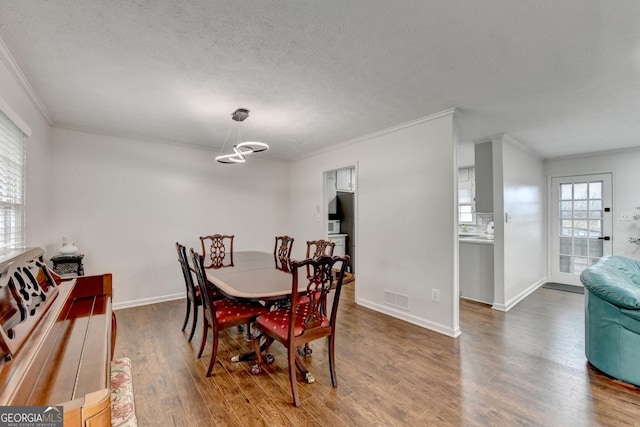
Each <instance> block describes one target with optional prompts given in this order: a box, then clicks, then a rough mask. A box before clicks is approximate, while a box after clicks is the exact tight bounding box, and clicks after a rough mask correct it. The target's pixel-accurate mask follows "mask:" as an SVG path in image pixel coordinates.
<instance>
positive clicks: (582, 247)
mask: <svg viewBox="0 0 640 427" xmlns="http://www.w3.org/2000/svg"><path fill="white" fill-rule="evenodd" d="M611 181H612V179H611V174H610V173H604V174H596V175H579V176H568V177H557V178H551V264H550V266H551V271H550V280H551V281H553V282H557V283H563V284H568V285H575V286H582V284H581V283H580V273H582V271H583V270H585V269H586V268H587V267H589V266H591V265H593V264H595V263H596V262H597V261H598V259H600V257H602V256H605V255H611V252H612V241H611V238H612V233H611V230H612V223H611V219H612V218H611V204H612V203H611V202H612V194H611V193H612V184H611Z"/></svg>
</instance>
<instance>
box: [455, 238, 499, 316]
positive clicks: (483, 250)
mask: <svg viewBox="0 0 640 427" xmlns="http://www.w3.org/2000/svg"><path fill="white" fill-rule="evenodd" d="M459 249H460V252H459V253H460V257H459V267H460V270H459V273H460V274H459V281H460V296H461V297H462V298H466V299H470V300H473V301H478V302H483V303H485V304H493V297H494V296H493V281H494V274H493V245H492V244H487V243H486V242H482V243H467V242H460V245H459Z"/></svg>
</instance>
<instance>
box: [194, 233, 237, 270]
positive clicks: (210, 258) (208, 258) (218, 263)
mask: <svg viewBox="0 0 640 427" xmlns="http://www.w3.org/2000/svg"><path fill="white" fill-rule="evenodd" d="M233 238H234V236H233V235H226V234H212V235H211V236H201V237H200V242H201V243H202V257H203V258H204V259H205V261H204V264H203V265H204V268H220V267H229V266H233Z"/></svg>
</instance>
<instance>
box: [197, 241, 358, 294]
mask: <svg viewBox="0 0 640 427" xmlns="http://www.w3.org/2000/svg"><path fill="white" fill-rule="evenodd" d="M205 273H206V275H207V280H208V281H209V282H211V283H213V284H214V285H215V286H216V287H217V288H218V290H219V291H220V292H222V293H223V294H224V295H225V296H227V297H229V298H234V299H244V300H252V301H259V300H260V301H273V300H281V299H285V298H287V297H288V296H289V295H290V294H291V280H292V277H291V271H290V270H289V268H288V262H287V261H283V260H282V259H280V258H278V257H277V256H275V255H273V254H272V253H268V252H259V251H236V252H234V253H233V254H227V256H226V257H225V260H224V262H223V263H222V266H219V267H215V268H207V269H205ZM351 281H353V275H352V274H351V273H345V277H344V280H343V284H348V283H350V282H351Z"/></svg>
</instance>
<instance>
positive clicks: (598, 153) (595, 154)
mask: <svg viewBox="0 0 640 427" xmlns="http://www.w3.org/2000/svg"><path fill="white" fill-rule="evenodd" d="M627 151H630V152H633V151H640V147H638V146H634V147H625V148H612V149H609V150H602V151H591V152H589V153H581V154H568V155H566V156H558V157H548V158H547V159H546V160H572V159H582V158H584V157H599V156H606V155H611V154H618V153H625V152H627Z"/></svg>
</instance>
